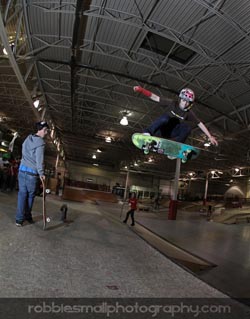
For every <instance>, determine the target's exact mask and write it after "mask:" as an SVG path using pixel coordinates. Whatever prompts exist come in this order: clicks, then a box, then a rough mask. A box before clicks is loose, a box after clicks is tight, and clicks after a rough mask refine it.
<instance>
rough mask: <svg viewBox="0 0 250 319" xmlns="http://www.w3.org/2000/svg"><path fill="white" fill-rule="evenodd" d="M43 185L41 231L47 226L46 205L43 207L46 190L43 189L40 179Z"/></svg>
mask: <svg viewBox="0 0 250 319" xmlns="http://www.w3.org/2000/svg"><path fill="white" fill-rule="evenodd" d="M41 181H42V185H43V230H45V229H46V225H47V216H46V205H45V197H46V189H45V182H44V180H43V179H41Z"/></svg>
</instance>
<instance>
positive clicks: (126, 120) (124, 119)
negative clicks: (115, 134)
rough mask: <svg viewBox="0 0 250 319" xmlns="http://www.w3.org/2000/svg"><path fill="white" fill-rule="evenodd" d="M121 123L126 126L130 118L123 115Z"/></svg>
mask: <svg viewBox="0 0 250 319" xmlns="http://www.w3.org/2000/svg"><path fill="white" fill-rule="evenodd" d="M120 124H121V125H124V126H126V125H128V118H127V116H123V118H122V119H121V120H120Z"/></svg>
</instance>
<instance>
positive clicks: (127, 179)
mask: <svg viewBox="0 0 250 319" xmlns="http://www.w3.org/2000/svg"><path fill="white" fill-rule="evenodd" d="M128 181H129V169H128V171H127V176H126V182H125V192H124V196H123V199H124V200H126V198H127V188H128Z"/></svg>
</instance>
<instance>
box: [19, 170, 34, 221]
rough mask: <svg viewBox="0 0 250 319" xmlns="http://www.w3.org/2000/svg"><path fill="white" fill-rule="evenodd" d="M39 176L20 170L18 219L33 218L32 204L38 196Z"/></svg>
mask: <svg viewBox="0 0 250 319" xmlns="http://www.w3.org/2000/svg"><path fill="white" fill-rule="evenodd" d="M37 181H38V178H37V176H32V175H29V174H27V172H21V171H19V174H18V185H19V192H18V198H17V211H16V221H17V222H22V221H24V220H25V219H26V220H30V219H32V214H31V210H32V206H33V202H34V198H35V196H36V187H37Z"/></svg>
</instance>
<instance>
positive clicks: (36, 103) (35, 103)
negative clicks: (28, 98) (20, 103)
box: [33, 99, 40, 109]
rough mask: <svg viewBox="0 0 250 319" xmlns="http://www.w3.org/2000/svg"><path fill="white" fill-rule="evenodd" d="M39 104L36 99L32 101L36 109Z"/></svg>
mask: <svg viewBox="0 0 250 319" xmlns="http://www.w3.org/2000/svg"><path fill="white" fill-rule="evenodd" d="M39 104H40V101H39V100H38V99H36V100H35V101H34V102H33V105H34V107H35V108H36V109H37V108H38V106H39Z"/></svg>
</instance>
